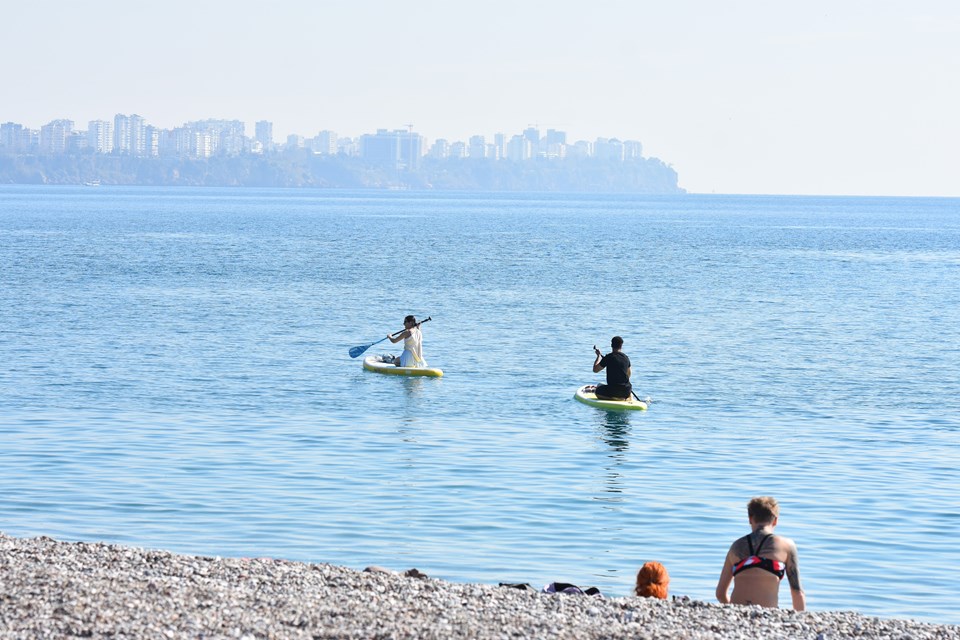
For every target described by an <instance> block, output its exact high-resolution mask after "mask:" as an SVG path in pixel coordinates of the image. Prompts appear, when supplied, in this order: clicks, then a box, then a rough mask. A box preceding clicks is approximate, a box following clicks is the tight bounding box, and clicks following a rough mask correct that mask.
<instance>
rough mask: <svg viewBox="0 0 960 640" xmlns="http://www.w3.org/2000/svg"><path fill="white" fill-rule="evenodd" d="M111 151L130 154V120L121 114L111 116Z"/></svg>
mask: <svg viewBox="0 0 960 640" xmlns="http://www.w3.org/2000/svg"><path fill="white" fill-rule="evenodd" d="M113 150H114V151H119V152H121V153H130V118H128V117H127V116H125V115H123V114H122V113H118V114H117V115H115V116H113Z"/></svg>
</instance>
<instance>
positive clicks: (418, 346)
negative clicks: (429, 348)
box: [387, 316, 427, 367]
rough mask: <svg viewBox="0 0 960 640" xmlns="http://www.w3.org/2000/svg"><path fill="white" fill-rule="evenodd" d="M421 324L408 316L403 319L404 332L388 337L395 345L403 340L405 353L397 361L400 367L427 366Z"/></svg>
mask: <svg viewBox="0 0 960 640" xmlns="http://www.w3.org/2000/svg"><path fill="white" fill-rule="evenodd" d="M424 322H426V321H424ZM420 324H421V323H420V322H417V319H416V318H415V317H413V316H407V317H406V318H404V319H403V331H401V332H400V333H398V334H396V335H393V334H389V335H387V338H389V339H390V342H392V343H394V344H396V343H398V342H400V341H401V340H403V353H401V354H400V359H399V360H398V361H397V366H398V367H425V366H427V361H426V360H424V359H423V334H422V333H421V332H420Z"/></svg>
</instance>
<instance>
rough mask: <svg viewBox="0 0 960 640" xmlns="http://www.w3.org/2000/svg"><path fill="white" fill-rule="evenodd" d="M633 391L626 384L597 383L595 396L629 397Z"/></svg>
mask: <svg viewBox="0 0 960 640" xmlns="http://www.w3.org/2000/svg"><path fill="white" fill-rule="evenodd" d="M632 392H633V387H632V386H631V385H630V384H629V383H627V384H598V385H597V391H596V394H597V397H598V398H600V397H601V396H602V397H604V398H629V397H630V394H631V393H632Z"/></svg>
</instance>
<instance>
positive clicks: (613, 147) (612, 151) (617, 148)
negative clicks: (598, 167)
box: [593, 138, 623, 162]
mask: <svg viewBox="0 0 960 640" xmlns="http://www.w3.org/2000/svg"><path fill="white" fill-rule="evenodd" d="M593 156H594V157H595V158H597V159H599V160H613V161H616V162H623V143H622V142H620V141H619V140H617V139H616V138H597V141H596V142H594V143H593Z"/></svg>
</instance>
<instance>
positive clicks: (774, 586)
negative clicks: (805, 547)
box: [717, 496, 807, 611]
mask: <svg viewBox="0 0 960 640" xmlns="http://www.w3.org/2000/svg"><path fill="white" fill-rule="evenodd" d="M747 515H748V516H749V518H750V527H751V529H752V530H753V531H752V532H751V533H750V534H749V535H746V536H744V537H742V538H740V539H739V540H737V541H736V542H734V543H733V544H732V545H730V550H729V551H728V552H727V558H726V560H725V561H724V563H723V571H721V572H720V580H719V581H718V582H717V600H719V601H720V602H723V603H733V604H758V605H760V606H762V607H776V606H777V603H778V594H779V592H780V581H781V580H782V579H783V576H787V582H788V583H789V584H790V597H791V599H792V601H793V608H794V609H796V610H797V611H803V610H804V609H805V608H806V606H807V599H806V596H805V595H804V593H803V589H802V588H801V587H800V569H799V568H798V567H797V545H796V544H794V542H793V540H791V539H790V538H784V537H783V536H778V535H774V533H773V529H774V527H776V526H777V518H778V517H779V516H780V506H779V505H778V504H777V501H776V500H775V499H774V498H771V497H768V496H767V497H762V498H754V499H752V500H751V501H750V502H748V503H747ZM731 582H732V583H733V594H730V583H731Z"/></svg>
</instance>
